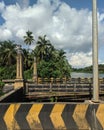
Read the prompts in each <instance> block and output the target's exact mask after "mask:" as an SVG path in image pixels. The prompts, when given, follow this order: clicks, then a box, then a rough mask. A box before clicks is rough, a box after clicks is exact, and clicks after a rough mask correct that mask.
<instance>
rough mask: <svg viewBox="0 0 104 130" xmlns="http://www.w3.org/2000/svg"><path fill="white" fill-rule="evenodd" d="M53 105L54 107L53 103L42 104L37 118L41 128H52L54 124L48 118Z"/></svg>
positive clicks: (50, 129) (49, 129)
mask: <svg viewBox="0 0 104 130" xmlns="http://www.w3.org/2000/svg"><path fill="white" fill-rule="evenodd" d="M53 107H54V105H53V104H44V106H43V107H42V110H41V111H40V114H39V119H40V122H41V125H42V128H43V130H53V129H54V126H53V124H52V122H51V119H50V114H51V111H52V109H53Z"/></svg>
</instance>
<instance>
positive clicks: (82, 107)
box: [73, 104, 90, 130]
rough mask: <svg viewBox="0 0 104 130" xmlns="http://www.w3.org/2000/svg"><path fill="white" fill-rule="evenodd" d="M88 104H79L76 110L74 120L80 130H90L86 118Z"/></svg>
mask: <svg viewBox="0 0 104 130" xmlns="http://www.w3.org/2000/svg"><path fill="white" fill-rule="evenodd" d="M87 108H88V104H78V105H76V108H75V110H74V114H73V118H74V120H75V122H76V124H77V126H78V128H79V129H84V130H86V129H89V128H90V127H89V125H88V122H87V120H86V118H85V115H86V111H87Z"/></svg>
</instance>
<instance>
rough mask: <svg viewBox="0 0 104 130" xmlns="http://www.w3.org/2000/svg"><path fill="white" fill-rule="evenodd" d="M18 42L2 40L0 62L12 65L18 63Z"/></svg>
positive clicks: (0, 43)
mask: <svg viewBox="0 0 104 130" xmlns="http://www.w3.org/2000/svg"><path fill="white" fill-rule="evenodd" d="M15 48H16V44H14V43H13V42H12V41H4V42H0V64H1V65H2V66H3V65H6V66H8V65H9V66H10V65H13V64H15V63H16V50H15Z"/></svg>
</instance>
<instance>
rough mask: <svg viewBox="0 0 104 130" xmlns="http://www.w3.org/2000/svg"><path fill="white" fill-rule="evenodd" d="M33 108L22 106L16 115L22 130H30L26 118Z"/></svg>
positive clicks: (27, 105)
mask: <svg viewBox="0 0 104 130" xmlns="http://www.w3.org/2000/svg"><path fill="white" fill-rule="evenodd" d="M31 106H32V104H22V105H21V106H20V108H19V109H18V111H17V112H16V114H15V119H16V121H17V123H18V125H19V127H20V128H21V129H22V130H28V129H30V127H29V124H28V122H27V120H26V116H27V115H28V113H29V110H30V109H31Z"/></svg>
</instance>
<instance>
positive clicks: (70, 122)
mask: <svg viewBox="0 0 104 130" xmlns="http://www.w3.org/2000/svg"><path fill="white" fill-rule="evenodd" d="M75 107H76V104H66V106H65V108H64V110H63V113H62V118H63V120H64V123H65V125H66V128H67V129H68V130H70V129H71V130H77V129H78V126H77V124H76V123H75V121H74V119H73V113H74V110H75Z"/></svg>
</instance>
